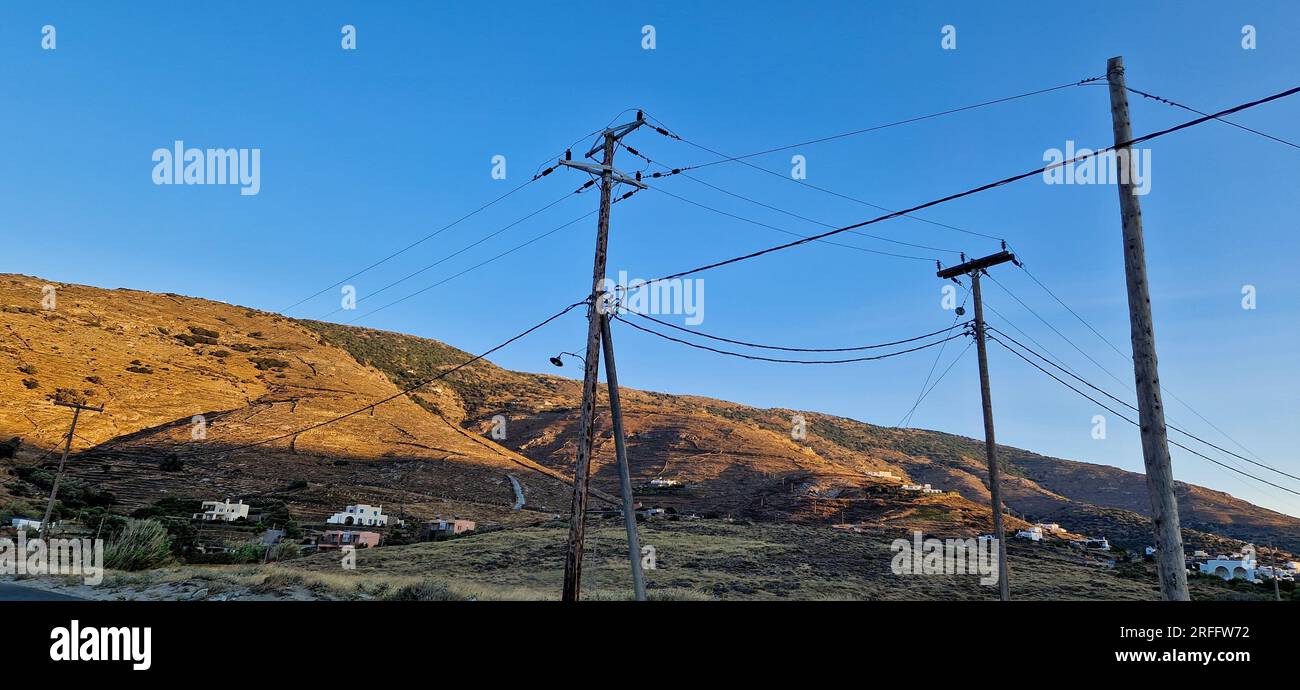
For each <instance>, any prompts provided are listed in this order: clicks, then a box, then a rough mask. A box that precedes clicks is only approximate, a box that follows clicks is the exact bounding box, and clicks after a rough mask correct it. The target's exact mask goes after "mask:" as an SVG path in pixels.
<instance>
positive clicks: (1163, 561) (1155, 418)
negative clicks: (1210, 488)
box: [1106, 57, 1190, 601]
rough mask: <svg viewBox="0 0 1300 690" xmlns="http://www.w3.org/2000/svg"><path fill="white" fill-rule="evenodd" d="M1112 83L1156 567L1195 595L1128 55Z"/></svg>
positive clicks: (1177, 594)
mask: <svg viewBox="0 0 1300 690" xmlns="http://www.w3.org/2000/svg"><path fill="white" fill-rule="evenodd" d="M1106 80H1107V82H1108V83H1109V84H1110V117H1111V123H1112V126H1113V129H1114V134H1115V144H1116V146H1117V148H1116V151H1115V161H1116V169H1117V172H1118V173H1119V175H1118V177H1119V180H1118V185H1117V186H1118V187H1119V210H1120V219H1121V221H1122V222H1123V227H1124V273H1125V276H1126V278H1127V280H1126V282H1127V284H1128V316H1129V331H1130V335H1131V337H1132V341H1133V378H1134V379H1135V380H1136V383H1137V403H1138V423H1139V425H1140V428H1141V430H1142V461H1143V462H1144V463H1145V465H1146V476H1147V493H1148V494H1149V495H1150V497H1151V521H1152V522H1153V523H1154V525H1155V539H1156V568H1157V570H1158V572H1159V576H1160V596H1161V598H1162V599H1164V600H1165V601H1189V600H1190V596H1189V595H1188V593H1187V565H1186V563H1185V562H1184V554H1183V535H1182V529H1181V525H1180V524H1179V520H1178V498H1177V497H1176V496H1175V495H1174V471H1173V467H1172V463H1171V462H1170V459H1169V439H1168V438H1167V436H1166V431H1165V409H1164V404H1163V403H1162V402H1161V400H1160V374H1159V373H1158V371H1157V366H1156V333H1155V326H1154V324H1153V323H1152V320H1151V295H1150V293H1149V290H1148V286H1147V259H1146V246H1145V243H1144V240H1143V238H1142V207H1141V206H1140V205H1139V204H1138V198H1137V195H1136V194H1135V193H1134V192H1135V191H1136V188H1135V187H1134V185H1133V174H1132V172H1133V167H1134V161H1133V155H1132V151H1131V149H1130V148H1129V147H1128V146H1122V147H1120V146H1119V145H1120V144H1122V143H1125V142H1128V141H1130V140H1132V139H1133V127H1132V124H1131V123H1130V122H1129V116H1128V91H1127V90H1126V89H1125V87H1124V58H1122V57H1113V58H1111V59H1110V60H1108V61H1107V62H1106Z"/></svg>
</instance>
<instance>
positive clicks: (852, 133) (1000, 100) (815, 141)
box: [674, 76, 1106, 170]
mask: <svg viewBox="0 0 1300 690" xmlns="http://www.w3.org/2000/svg"><path fill="white" fill-rule="evenodd" d="M1105 78H1106V77H1105V76H1100V77H1089V78H1087V79H1082V80H1079V81H1074V82H1070V83H1068V84H1061V85H1059V86H1051V87H1048V88H1045V89H1037V90H1034V91H1027V92H1025V93H1021V94H1016V95H1014V96H1005V97H1003V98H995V99H993V100H991V101H984V102H982V103H975V104H972V105H966V106H961V107H959V108H950V109H948V110H942V111H939V112H936V113H930V114H928V115H919V116H916V117H909V118H906V119H903V120H897V121H894V122H889V123H885V124H881V125H875V126H872V127H864V128H862V129H855V130H853V131H850V132H842V133H840V134H832V135H830V136H825V137H819V138H817V139H810V140H808V141H802V142H799V143H797V144H786V145H784V146H776V147H773V148H769V149H764V150H762V151H756V152H754V153H747V154H745V155H743V156H728V157H726V158H723V159H720V160H715V161H710V162H707V163H698V164H696V165H689V166H686V167H685V168H683V170H697V169H699V168H707V167H709V166H712V165H717V164H719V163H728V162H731V161H738V160H743V159H746V158H754V157H755V156H762V155H765V154H769V153H776V152H778V151H787V150H789V149H793V148H798V147H801V146H812V145H813V144H820V143H823V142H827V141H834V140H836V139H843V138H845V137H852V136H857V135H859V134H866V133H868V132H877V131H880V130H882V129H889V128H891V127H898V126H901V125H907V124H912V123H915V122H921V121H923V120H930V119H933V118H936V117H942V116H945V115H952V114H954V113H960V112H965V111H967V110H975V109H977V108H983V107H986V106H990V105H996V104H998V103H1006V102H1008V101H1014V100H1018V99H1021V98H1028V97H1029V96H1037V95H1039V94H1044V93H1049V92H1052V91H1059V90H1061V89H1068V88H1070V87H1074V86H1080V85H1083V84H1087V83H1090V82H1094V81H1098V80H1101V79H1105ZM674 138H677V139H680V138H681V137H676V136H674ZM683 141H684V140H683Z"/></svg>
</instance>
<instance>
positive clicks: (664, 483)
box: [650, 479, 682, 489]
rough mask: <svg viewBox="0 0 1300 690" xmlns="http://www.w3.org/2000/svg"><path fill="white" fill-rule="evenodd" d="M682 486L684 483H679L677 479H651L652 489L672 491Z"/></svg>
mask: <svg viewBox="0 0 1300 690" xmlns="http://www.w3.org/2000/svg"><path fill="white" fill-rule="evenodd" d="M681 485H682V483H681V482H679V481H677V480H676V479H651V480H650V488H652V489H671V488H673V487H676V486H681Z"/></svg>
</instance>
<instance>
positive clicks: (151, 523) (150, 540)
mask: <svg viewBox="0 0 1300 690" xmlns="http://www.w3.org/2000/svg"><path fill="white" fill-rule="evenodd" d="M169 560H171V545H170V543H169V540H168V538H167V528H165V527H163V525H162V523H161V522H158V521H157V520H152V519H150V520H137V519H135V518H127V521H126V526H125V527H124V528H123V529H122V533H121V534H119V535H118V536H117V539H115V540H113V542H112V543H111V544H109V545H108V548H106V549H104V565H105V567H108V568H112V569H114V570H147V569H149V568H157V567H159V566H162V565H164V564H166V563H167V562H168V561H169Z"/></svg>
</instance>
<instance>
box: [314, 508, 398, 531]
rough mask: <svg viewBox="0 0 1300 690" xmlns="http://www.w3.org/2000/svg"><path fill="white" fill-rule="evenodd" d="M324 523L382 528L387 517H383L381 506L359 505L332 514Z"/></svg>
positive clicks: (385, 523)
mask: <svg viewBox="0 0 1300 690" xmlns="http://www.w3.org/2000/svg"><path fill="white" fill-rule="evenodd" d="M325 522H327V523H329V524H331V525H365V526H367V527H382V526H384V525H387V524H388V516H387V515H384V507H383V506H371V505H366V504H364V503H359V504H357V505H354V506H348V507H347V508H346V509H344V511H343V512H341V513H334V514H333V515H331V516H330V517H329V519H327V520H326V521H325Z"/></svg>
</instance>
